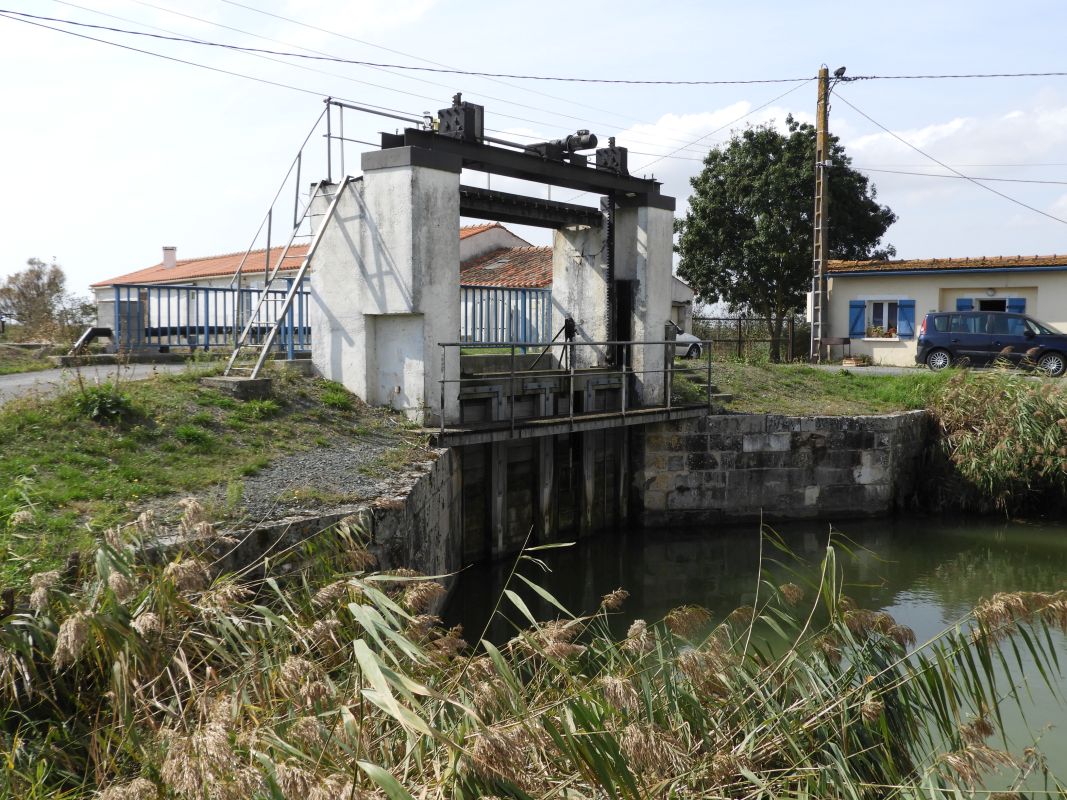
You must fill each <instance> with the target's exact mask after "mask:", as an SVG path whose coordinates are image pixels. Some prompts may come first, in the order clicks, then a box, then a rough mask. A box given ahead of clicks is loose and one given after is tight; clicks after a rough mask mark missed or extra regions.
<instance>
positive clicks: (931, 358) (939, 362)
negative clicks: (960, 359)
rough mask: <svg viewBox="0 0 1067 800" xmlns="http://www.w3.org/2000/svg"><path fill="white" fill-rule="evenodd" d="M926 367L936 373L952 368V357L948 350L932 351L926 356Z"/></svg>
mask: <svg viewBox="0 0 1067 800" xmlns="http://www.w3.org/2000/svg"><path fill="white" fill-rule="evenodd" d="M926 366H928V367H929V368H930V369H932V370H933V371H934V372H939V371H941V370H943V369H944V368H945V367H950V366H952V355H951V354H950V353H949V352H948V350H931V351H930V352H929V353H928V354H927V356H926Z"/></svg>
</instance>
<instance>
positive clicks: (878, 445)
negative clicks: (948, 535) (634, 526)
mask: <svg viewBox="0 0 1067 800" xmlns="http://www.w3.org/2000/svg"><path fill="white" fill-rule="evenodd" d="M929 430H930V426H929V420H928V417H927V415H926V413H925V412H922V411H915V412H909V413H905V414H894V415H886V416H864V417H784V416H777V415H763V414H724V415H713V416H708V417H703V418H700V419H696V420H685V421H680V422H674V423H661V424H658V425H654V426H649V427H648V428H646V429H645V435H644V436H643V437H641V436H637V437H635V439H636V440H637V443H638V444H640V445H643V446H639V447H636V448H635V459H636V461H635V464H634V489H635V501H637V504H638V506H639V508H641V510H640V511H639V513H640V515H641V517H640V518H641V520H642V522H643V523H644V524H645V525H668V524H670V525H673V524H678V523H687V522H719V521H740V520H746V519H754V518H759V517H760V516H763V517H764V518H765V519H803V518H810V517H823V518H834V517H838V518H843V517H853V516H879V515H884V514H887V513H891V512H892V511H894V510H895V509H897V508H901V507H904V506H906V505H909V504H910V502H911V498H912V496H913V494H914V491H915V481H916V479H917V477H918V467H919V461H920V459H921V457H922V452H923V449H924V447H925V445H926V443H927V439H928V436H929Z"/></svg>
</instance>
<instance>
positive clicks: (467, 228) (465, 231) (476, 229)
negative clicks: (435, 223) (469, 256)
mask: <svg viewBox="0 0 1067 800" xmlns="http://www.w3.org/2000/svg"><path fill="white" fill-rule="evenodd" d="M503 227H504V226H503V225H501V224H500V223H499V222H487V223H485V224H483V225H464V226H463V227H462V228H460V229H459V238H460V241H462V240H463V239H466V238H467V237H468V236H474V234H476V233H484V232H485V231H487V230H489V229H490V228H503Z"/></svg>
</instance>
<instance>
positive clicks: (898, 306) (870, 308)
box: [848, 297, 915, 339]
mask: <svg viewBox="0 0 1067 800" xmlns="http://www.w3.org/2000/svg"><path fill="white" fill-rule="evenodd" d="M848 335H849V338H851V339H897V338H900V339H910V338H912V337H913V336H914V335H915V301H914V300H908V299H904V298H900V299H894V298H884V297H878V298H870V299H857V300H850V301H849V303H848Z"/></svg>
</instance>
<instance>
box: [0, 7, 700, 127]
mask: <svg viewBox="0 0 1067 800" xmlns="http://www.w3.org/2000/svg"><path fill="white" fill-rule="evenodd" d="M53 2H56V3H59V4H60V5H65V6H69V7H71V8H77V9H80V10H82V11H88V12H90V13H94V14H98V15H100V16H104V17H109V18H111V19H117V20H121V21H123V22H128V23H131V24H134V25H140V26H141V27H143V28H149V29H152V30H156V31H162V32H163V33H164V34H173V36H163V35H158V34H150V33H146V32H144V31H131V30H127V29H124V28H115V27H111V26H106V25H92V24H90V23H81V22H76V21H74V20H65V19H58V18H54V17H41V19H45V20H48V21H56V22H61V23H63V24H66V25H75V26H80V27H88V28H96V29H99V30H106V31H109V32H112V33H123V34H129V35H134V36H136V35H141V36H149V37H152V38H159V39H162V40H165V41H178V42H185V43H191V44H201V45H206V46H213V47H220V48H224V49H234V50H236V51H238V52H244V53H246V54H247V55H251V56H254V57H256V58H262V59H265V60H267V61H272V62H274V63H277V64H282V65H283V66H287V67H292V68H294V69H301V70H304V71H307V72H315V73H318V74H320V75H327V76H330V77H334V78H338V79H340V80H345V81H349V82H351V83H358V84H361V85H363V86H371V87H374V88H377V89H382V90H384V91H387V92H394V93H396V94H403V95H406V96H408V97H415V98H418V99H420V100H427V101H430V102H439V98H435V97H430V96H428V95H423V94H418V93H416V92H410V91H407V90H404V89H397V88H394V87H391V86H386V85H384V84H380V83H374V82H372V81H365V80H360V79H358V78H353V77H350V76H348V75H341V74H340V73H337V72H328V71H326V70H320V69H315V68H313V67H307V66H303V65H300V64H292V63H290V62H288V61H284V60H282V59H281V58H273V57H271V56H269V55H266V53H280V52H281V51H272V50H264V49H260V48H242V47H241V46H239V45H229V44H225V43H219V42H210V41H207V40H204V39H194V38H191V37H186V36H184V35H182V34H180V33H178V32H177V31H174V30H170V29H167V28H161V27H159V26H156V25H149V24H146V23H143V22H140V21H138V20H134V19H130V18H128V17H122V16H119V15H117V14H110V13H107V12H104V11H97V10H96V9H92V8H86V7H85V6H81V5H78V4H77V3H72V2H69V0H53ZM133 2H135V3H138V4H139V5H143V6H147V7H149V8H153V9H156V10H158V11H163V12H165V13H169V14H174V15H176V16H180V17H185V18H187V19H191V20H195V21H196V22H200V23H204V24H207V25H214V26H216V27H219V28H223V29H225V30H229V31H234V32H235V33H240V34H243V35H246V36H252V37H255V38H257V39H262V40H264V41H269V42H276V43H278V44H283V45H286V46H287V47H296V48H298V49H301V50H307V51H308V52H309V53H314V54H317V55H318V56H322V57H323V58H322V59H321V60H336V61H340V62H346V59H343V58H341V57H339V56H333V55H331V54H329V53H325V52H323V51H321V50H314V49H313V48H308V47H303V46H301V45H296V44H292V43H289V42H284V41H281V40H278V39H273V38H271V37H269V36H262V35H260V34H258V33H253V32H251V31H246V30H243V29H241V28H236V27H233V26H231V25H224V24H222V23H220V22H215V21H213V20H209V19H204V18H203V17H198V16H195V15H193V14H187V13H185V12H182V11H176V10H174V9H170V8H167V7H165V6H160V5H156V4H155V3H150V2H147V1H146V0H133ZM244 7H245V6H242V8H244ZM10 13H20V12H10ZM263 13H268V12H263ZM24 16H27V17H33V15H29V14H26V15H24ZM269 16H276V15H274V14H270V15H269ZM299 24H303V23H299ZM310 27H314V26H310ZM357 41H361V40H357ZM290 55H294V56H297V57H300V55H301V54H290ZM371 69H377V70H379V71H381V72H385V73H387V74H389V75H394V76H396V77H400V78H404V79H406V80H414V81H419V82H420V83H426V84H429V85H431V86H440V87H443V88H445V89H447V90H448V91H449V92H452V91H455V87H454V86H448V85H446V84H442V83H438V82H436V81H431V80H427V79H425V78H419V77H415V76H411V75H404V74H402V73H398V72H394V71H392V70H389V69H385V68H382V67H371ZM483 96H484V97H485V98H487V99H489V100H494V101H497V102H501V103H506V104H508V105H513V106H518V107H520V108H528V109H530V110H532V111H540V112H542V113H546V114H551V115H554V116H558V117H562V118H566V119H571V120H575V121H577V122H579V123H582V124H583V125H590V124H592V125H597V126H603V127H607V128H609V129H610V128H613V127H615V125H614V124H612V123H607V122H600V121H597V120H588V119H585V118H582V117H577V116H574V115H573V114H567V113H564V112H560V111H553V110H550V109H545V108H538V107H537V106H531V105H528V104H525V103H520V102H517V101H514V100H507V99H505V98H501V97H494V96H492V95H483ZM494 113H495V114H496V115H497V116H499V117H503V118H505V119H513V120H516V121H518V122H524V123H529V124H531V125H537V126H544V127H545V128H549V129H550V128H552V127H554V125H553V124H552V123H549V122H545V121H544V120H535V119H529V118H527V117H520V116H516V115H514V114H507V113H504V112H500V111H497V112H494ZM608 113H612V112H608ZM613 116H622V115H615V114H613ZM623 118H624V119H631V120H633V118H631V117H623ZM634 121H636V122H638V123H639V124H643V125H650V126H652V125H655V123H652V122H647V121H643V120H634ZM530 138H531V139H536V138H537V137H530ZM630 138H631V139H632V140H633V141H636V142H640V143H642V144H658V142H655V141H651V140H649V139H644V138H641V137H638V136H631V137H630ZM663 138H664V139H673V140H674V141H676V142H682V141H684V140H683V139H681V138H678V137H671V136H664V137H663Z"/></svg>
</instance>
